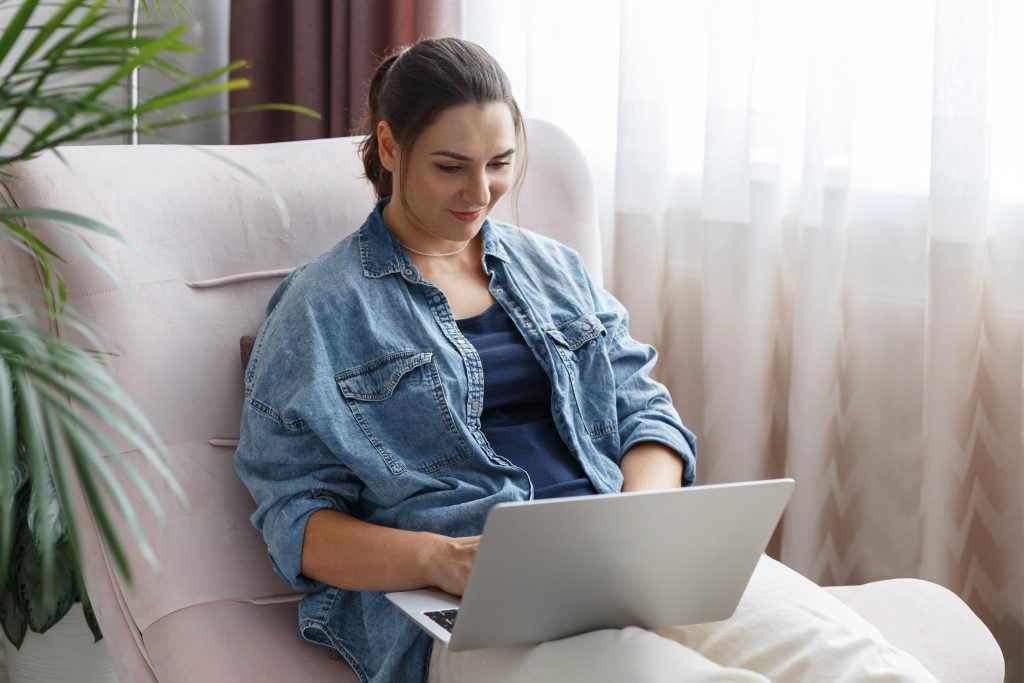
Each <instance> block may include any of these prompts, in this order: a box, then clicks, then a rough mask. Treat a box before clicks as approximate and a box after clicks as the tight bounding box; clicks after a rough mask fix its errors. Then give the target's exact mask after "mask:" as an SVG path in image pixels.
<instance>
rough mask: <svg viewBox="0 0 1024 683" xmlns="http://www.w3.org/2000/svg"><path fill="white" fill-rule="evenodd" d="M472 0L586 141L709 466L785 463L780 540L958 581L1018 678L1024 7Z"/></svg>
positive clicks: (614, 241)
mask: <svg viewBox="0 0 1024 683" xmlns="http://www.w3.org/2000/svg"><path fill="white" fill-rule="evenodd" d="M464 12H465V22H466V23H465V37H467V38H469V39H471V40H475V41H477V42H479V43H481V44H482V45H484V46H485V47H486V48H487V49H488V50H490V51H491V52H492V53H493V54H495V56H496V57H497V58H498V59H499V61H501V62H502V64H503V65H505V67H506V69H507V71H508V72H509V75H510V77H511V78H512V80H513V82H514V86H515V88H516V90H517V96H518V98H519V100H520V103H521V104H522V105H523V106H524V109H525V111H526V114H527V115H528V116H535V117H541V118H546V119H548V120H551V121H553V122H555V123H557V124H558V125H560V126H562V127H563V128H565V129H566V130H568V131H569V132H570V134H572V135H573V136H574V138H575V139H576V140H577V141H578V142H579V144H580V146H581V147H582V148H583V149H584V151H585V152H586V153H587V155H588V156H589V157H590V159H591V160H592V164H593V168H594V174H595V178H596V181H597V183H598V189H599V196H600V197H601V201H602V207H601V208H602V220H603V225H602V229H603V234H604V237H605V245H604V246H605V255H606V256H605V258H606V262H605V273H606V274H609V275H608V276H606V285H608V286H609V287H610V288H611V289H612V291H613V292H615V293H616V294H617V295H618V296H619V297H620V298H621V299H622V300H623V301H624V303H625V304H626V305H627V307H628V308H629V310H630V312H631V314H632V319H633V330H634V334H635V336H637V337H639V338H642V339H645V340H647V341H650V342H652V343H654V344H655V345H656V346H657V347H658V348H659V349H660V351H661V360H660V363H659V368H658V372H659V373H660V377H661V379H662V380H663V381H665V382H666V383H667V384H668V386H669V388H670V389H671V390H672V393H673V396H674V397H675V400H676V403H677V405H678V406H679V408H680V412H681V413H682V414H683V416H684V419H685V420H686V421H687V422H688V423H689V424H690V425H692V426H693V427H694V428H695V430H696V431H697V433H698V436H699V438H700V458H699V466H698V471H699V475H698V476H699V481H701V482H719V481H731V480H740V479H747V478H761V477H772V476H779V475H783V474H785V475H789V476H793V477H794V478H795V479H796V480H797V493H796V495H795V497H794V499H793V501H792V503H791V505H790V507H789V510H788V511H787V514H786V517H785V519H784V523H783V527H782V530H781V532H780V533H779V534H778V536H777V538H776V540H775V542H774V543H773V547H772V550H773V552H775V553H776V554H778V555H779V556H780V558H781V559H782V560H783V561H785V562H786V563H788V564H789V565H790V566H792V567H794V568H795V569H797V570H799V571H801V572H803V573H804V574H806V575H808V576H810V577H811V578H812V579H815V580H818V581H820V582H822V583H859V582H864V581H870V580H873V579H879V578H885V577H892V576H921V577H924V578H929V579H932V580H935V581H938V582H940V583H942V584H944V585H946V586H948V587H949V588H951V589H952V590H954V591H956V592H957V593H959V594H960V595H961V596H963V597H964V598H965V599H966V600H967V601H968V602H969V603H970V605H971V606H972V607H973V608H974V609H975V611H976V612H977V613H978V614H979V615H980V616H981V617H982V618H983V619H984V620H985V621H986V623H987V624H988V625H989V626H990V627H991V628H992V630H993V631H994V632H995V633H996V635H997V637H998V638H999V640H1000V642H1001V643H1002V645H1003V648H1004V652H1005V653H1006V656H1007V660H1008V661H1007V664H1008V678H1007V680H1013V681H1015V680H1020V679H1021V676H1022V668H1021V657H1022V649H1024V645H1022V638H1024V635H1022V629H1021V622H1022V617H1024V594H1022V572H1024V447H1022V443H1024V432H1022V412H1024V407H1022V406H1024V403H1022V396H1024V382H1022V372H1021V369H1022V361H1024V341H1022V318H1024V40H1021V38H1020V37H1021V36H1022V35H1024V3H1021V2H1019V0H901V2H898V3H892V2H887V1H884V0H862V1H861V2H857V3H851V2H845V1H840V0H829V1H822V0H761V1H760V2H758V1H757V0H713V1H712V0H703V1H702V0H686V1H678V2H658V1H654V0H621V1H616V0H588V1H583V0H529V1H523V2H516V3H509V2H503V1H501V0H472V1H471V2H466V3H465V7H464Z"/></svg>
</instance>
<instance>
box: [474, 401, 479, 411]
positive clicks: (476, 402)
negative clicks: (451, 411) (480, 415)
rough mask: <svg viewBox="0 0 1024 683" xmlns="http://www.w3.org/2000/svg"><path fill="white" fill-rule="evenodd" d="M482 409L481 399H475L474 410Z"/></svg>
mask: <svg viewBox="0 0 1024 683" xmlns="http://www.w3.org/2000/svg"><path fill="white" fill-rule="evenodd" d="M478 410H480V401H473V412H474V413H475V412H476V411H478Z"/></svg>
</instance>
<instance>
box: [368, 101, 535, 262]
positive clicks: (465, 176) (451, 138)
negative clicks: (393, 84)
mask: <svg viewBox="0 0 1024 683" xmlns="http://www.w3.org/2000/svg"><path fill="white" fill-rule="evenodd" d="M377 133H378V138H379V141H380V150H381V152H380V153H381V161H382V163H383V164H384V167H385V168H387V169H388V170H389V171H391V173H392V174H393V188H394V190H393V192H394V193H393V195H392V200H391V202H390V203H389V204H388V206H387V207H386V209H385V213H384V217H385V220H387V223H388V226H389V227H390V228H391V229H392V230H394V231H396V233H397V234H398V235H399V237H400V238H401V239H402V240H403V241H406V240H413V241H414V242H415V244H414V246H417V245H418V246H420V247H424V246H425V247H427V248H430V249H436V250H438V251H441V250H443V249H446V248H448V247H449V246H450V245H446V244H445V243H450V242H458V243H462V242H465V241H466V240H468V239H472V238H473V237H474V236H475V235H476V234H477V232H479V230H480V226H481V225H482V224H483V222H484V219H485V218H486V217H487V215H488V214H489V213H490V212H491V209H492V208H494V205H495V204H497V203H498V200H499V199H501V198H502V196H504V194H505V193H506V192H508V189H509V187H510V186H511V185H512V181H513V177H514V167H513V162H514V158H513V156H514V154H515V143H516V131H515V124H514V122H513V119H512V112H511V110H510V109H509V108H508V105H506V104H504V103H501V102H492V103H488V104H484V105H477V104H463V105H457V106H453V107H449V108H448V109H445V110H443V111H442V112H441V113H440V114H439V115H438V117H437V119H436V120H435V121H434V122H433V123H431V124H430V125H429V126H427V127H426V128H425V129H423V132H422V133H420V136H419V138H418V139H417V140H416V141H415V142H414V143H413V145H412V147H411V149H404V148H403V147H401V146H399V145H397V144H396V143H395V142H394V138H392V137H391V131H390V127H389V126H388V124H387V123H386V122H381V124H380V126H378V129H377ZM403 155H408V158H407V159H405V162H406V163H405V166H404V168H403V166H402V161H403ZM403 171H404V173H405V177H404V178H403V177H402V173H403ZM403 199H404V200H405V201H404V202H403ZM406 204H407V205H408V207H409V208H408V210H407V209H406V208H405V205H406ZM410 214H411V215H410ZM431 245H433V246H431Z"/></svg>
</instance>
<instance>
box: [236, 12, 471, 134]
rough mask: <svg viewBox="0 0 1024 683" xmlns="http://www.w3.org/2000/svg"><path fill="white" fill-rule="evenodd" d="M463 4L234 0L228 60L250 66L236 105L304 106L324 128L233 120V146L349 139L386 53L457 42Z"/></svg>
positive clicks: (290, 118) (313, 123)
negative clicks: (436, 41) (441, 40)
mask: <svg viewBox="0 0 1024 683" xmlns="http://www.w3.org/2000/svg"><path fill="white" fill-rule="evenodd" d="M460 6H461V2H460V0H233V2H232V3H231V47H230V50H231V59H232V60H235V59H245V60H248V61H249V62H250V64H251V67H250V69H249V70H248V71H247V72H243V73H244V75H245V76H246V77H248V78H249V79H250V80H251V81H252V87H251V88H250V89H248V90H242V91H237V92H233V93H231V106H232V107H244V106H247V105H252V104H259V103H265V102H284V103H289V104H300V105H302V106H305V107H309V108H310V109H313V110H314V111H318V112H320V115H321V117H322V118H321V119H320V120H319V121H317V120H315V119H312V118H309V117H307V116H301V115H298V114H292V113H287V112H253V113H249V114H239V115H237V116H234V117H232V119H231V143H232V144H252V143H258V142H284V141H287V140H309V139H314V138H325V137H338V136H342V135H351V134H353V133H354V132H356V131H355V127H356V126H357V125H358V124H359V121H360V119H361V118H362V117H363V114H364V113H365V112H364V102H365V99H366V91H365V85H366V81H367V79H368V78H369V77H370V73H371V72H372V71H373V68H374V67H375V66H376V64H377V61H378V60H379V59H380V58H381V57H382V56H383V55H384V53H385V52H386V51H387V49H388V48H390V47H394V46H398V45H405V44H408V43H411V42H414V41H415V40H417V39H419V38H433V37H439V36H456V35H459V32H460V29H461V10H460Z"/></svg>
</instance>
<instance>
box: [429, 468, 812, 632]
mask: <svg viewBox="0 0 1024 683" xmlns="http://www.w3.org/2000/svg"><path fill="white" fill-rule="evenodd" d="M793 487H794V482H793V480H792V479H778V480H771V481H757V482H743V483H738V484H720V485H711V486H695V487H691V488H688V489H673V490H668V491H653V492H641V493H626V494H617V495H604V496H584V497H580V498H566V499H554V500H542V501H526V502H522V503H503V504H500V505H496V506H495V507H494V508H493V509H492V510H491V512H490V514H489V515H488V517H487V521H486V523H485V525H484V531H483V537H482V539H481V543H480V548H479V550H478V552H477V557H476V561H475V562H474V565H473V570H472V573H471V574H470V577H469V583H468V584H467V587H466V592H465V595H464V596H463V599H462V602H461V607H460V610H459V614H458V619H457V621H456V623H455V628H454V630H453V632H452V636H451V640H450V642H449V648H450V649H452V650H468V649H475V648H480V647H496V646H501V645H515V644H522V643H530V642H543V641H547V640H552V639H556V638H562V637H566V636H570V635H575V634H578V633H585V632H587V631H592V630H595V629H602V628H623V627H626V626H641V627H645V628H659V627H664V626H675V625H681V624H694V623H701V622H707V621H718V620H721V619H726V618H728V617H729V616H731V615H732V613H733V612H734V611H735V609H736V606H737V604H738V603H739V600H740V597H741V596H742V594H743V591H744V589H745V588H746V586H747V583H748V581H749V580H750V576H751V574H752V572H753V570H754V566H755V565H756V564H757V561H758V558H759V557H760V555H761V553H762V552H763V551H764V548H765V546H766V545H767V544H768V540H769V539H770V537H771V534H772V532H773V530H774V529H775V526H776V524H777V523H778V521H779V518H780V517H781V515H782V511H783V509H784V508H785V506H786V502H787V501H788V500H789V497H790V494H791V493H792V491H793Z"/></svg>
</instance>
